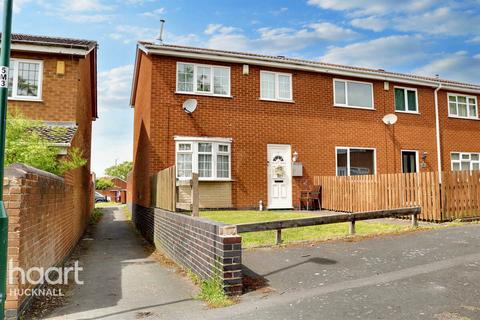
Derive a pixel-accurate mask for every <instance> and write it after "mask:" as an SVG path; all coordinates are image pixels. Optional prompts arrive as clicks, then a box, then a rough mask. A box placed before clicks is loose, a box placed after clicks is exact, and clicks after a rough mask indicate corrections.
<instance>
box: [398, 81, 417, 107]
mask: <svg viewBox="0 0 480 320" xmlns="http://www.w3.org/2000/svg"><path fill="white" fill-rule="evenodd" d="M394 92H395V111H396V112H405V113H418V93H417V89H415V88H405V87H395V88H394Z"/></svg>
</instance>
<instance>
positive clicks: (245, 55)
mask: <svg viewBox="0 0 480 320" xmlns="http://www.w3.org/2000/svg"><path fill="white" fill-rule="evenodd" d="M138 43H139V44H140V45H142V46H145V47H146V48H147V49H167V50H171V51H176V50H177V51H179V52H180V51H184V52H185V51H186V52H192V53H204V54H212V55H219V56H221V55H231V56H234V57H237V58H254V59H258V60H265V61H275V62H279V63H293V64H301V65H311V66H318V67H322V66H324V67H334V68H338V69H343V70H350V71H354V72H355V71H357V72H358V71H365V72H371V73H375V74H376V75H378V76H380V77H381V76H388V75H391V76H397V77H403V78H406V79H412V80H424V81H432V82H442V83H444V84H452V85H460V86H464V87H468V88H471V89H474V90H480V84H472V83H465V82H460V81H453V80H448V79H440V78H434V77H426V76H420V75H415V74H407V73H400V72H390V71H385V70H383V69H371V68H364V67H356V66H346V65H339V64H333V63H327V62H322V61H314V60H306V59H296V58H288V57H285V56H274V55H262V54H256V53H250V52H237V51H229V50H217V49H209V48H198V47H189V46H179V45H171V44H156V43H153V42H149V41H139V42H138Z"/></svg>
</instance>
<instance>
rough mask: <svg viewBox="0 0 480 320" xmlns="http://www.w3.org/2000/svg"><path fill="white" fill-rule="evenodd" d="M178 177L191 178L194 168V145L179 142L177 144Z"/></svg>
mask: <svg viewBox="0 0 480 320" xmlns="http://www.w3.org/2000/svg"><path fill="white" fill-rule="evenodd" d="M176 148H177V150H176V151H177V152H176V155H177V177H178V178H190V177H191V176H192V168H193V165H192V163H193V143H191V142H179V143H177V146H176Z"/></svg>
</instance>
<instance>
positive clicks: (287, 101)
mask: <svg viewBox="0 0 480 320" xmlns="http://www.w3.org/2000/svg"><path fill="white" fill-rule="evenodd" d="M258 100H260V101H268V102H283V103H295V100H281V99H265V98H258Z"/></svg>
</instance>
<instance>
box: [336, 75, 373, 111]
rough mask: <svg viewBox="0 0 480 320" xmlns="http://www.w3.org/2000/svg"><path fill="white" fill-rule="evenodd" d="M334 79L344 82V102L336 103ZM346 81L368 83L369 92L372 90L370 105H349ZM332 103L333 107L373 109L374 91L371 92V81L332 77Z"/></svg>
mask: <svg viewBox="0 0 480 320" xmlns="http://www.w3.org/2000/svg"><path fill="white" fill-rule="evenodd" d="M335 81H341V82H343V83H345V103H337V101H336V90H335ZM348 82H354V83H363V84H368V85H370V88H371V92H372V107H362V106H354V105H349V104H348V85H347V83H348ZM333 105H334V106H335V107H341V108H354V109H363V110H375V100H374V93H373V82H367V81H357V80H346V79H338V78H334V79H333Z"/></svg>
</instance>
